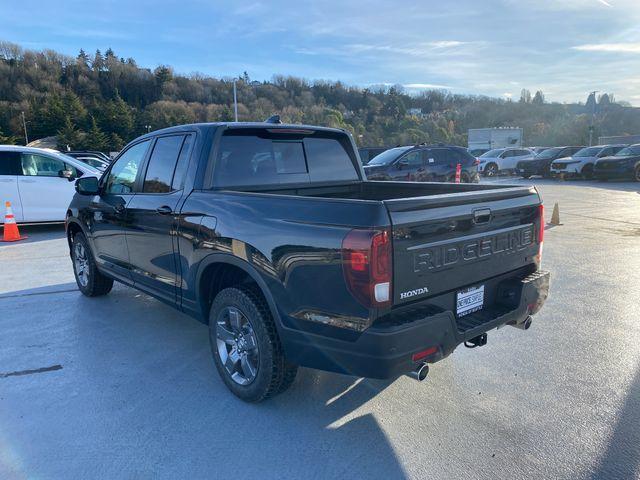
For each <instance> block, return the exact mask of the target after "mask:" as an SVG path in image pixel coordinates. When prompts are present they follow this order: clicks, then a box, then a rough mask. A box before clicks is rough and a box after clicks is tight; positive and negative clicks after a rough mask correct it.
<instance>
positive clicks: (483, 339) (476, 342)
mask: <svg viewBox="0 0 640 480" xmlns="http://www.w3.org/2000/svg"><path fill="white" fill-rule="evenodd" d="M486 344H487V334H486V333H483V334H481V335H478V336H477V337H473V338H471V339H469V340H467V341H465V342H464V346H465V347H467V348H476V347H483V346H484V345H486Z"/></svg>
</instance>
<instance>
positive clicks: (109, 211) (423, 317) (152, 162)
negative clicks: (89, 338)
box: [66, 121, 549, 401]
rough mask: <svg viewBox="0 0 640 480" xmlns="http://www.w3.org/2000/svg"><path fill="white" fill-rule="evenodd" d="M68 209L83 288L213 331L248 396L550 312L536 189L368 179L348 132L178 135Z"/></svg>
mask: <svg viewBox="0 0 640 480" xmlns="http://www.w3.org/2000/svg"><path fill="white" fill-rule="evenodd" d="M76 190H77V193H76V195H75V197H74V199H73V201H72V202H71V205H70V206H69V210H68V212H67V215H66V231H67V235H68V241H69V247H70V254H71V259H72V262H73V268H74V272H75V278H76V281H77V284H78V287H79V289H80V291H81V292H82V293H83V294H85V295H87V296H98V295H104V294H106V293H108V292H109V291H110V289H111V287H112V285H113V282H114V280H115V281H118V282H121V283H124V284H126V285H129V286H132V287H134V288H136V289H138V290H141V291H143V292H145V293H147V294H149V295H152V296H153V297H155V298H157V299H159V300H161V301H163V302H166V303H168V304H169V305H172V306H173V307H175V308H176V309H178V310H180V311H182V312H185V313H187V314H189V315H191V316H193V317H195V318H196V319H198V320H200V321H202V322H204V323H205V324H208V326H209V335H210V341H211V348H212V354H213V359H214V362H215V365H216V367H217V370H218V372H219V374H220V376H221V378H222V380H223V381H224V383H225V384H226V385H227V387H228V388H229V389H230V390H231V391H232V392H233V393H234V394H235V395H237V396H238V397H240V398H242V399H243V400H246V401H260V400H262V399H265V398H267V397H269V396H271V395H274V394H277V393H279V392H282V391H283V390H285V389H286V388H287V387H289V385H291V383H292V382H293V379H294V377H295V375H296V370H297V367H298V366H305V367H311V368H316V369H321V370H327V371H332V372H339V373H346V374H351V375H358V376H363V377H373V378H393V377H396V376H398V375H401V374H407V373H408V374H412V375H413V376H414V377H416V378H419V379H423V378H424V377H425V376H426V374H427V372H428V367H427V364H429V363H433V362H437V361H439V360H442V359H443V358H445V357H446V356H448V355H449V354H451V353H452V352H453V350H454V349H455V348H456V347H457V346H458V345H460V344H461V343H465V344H466V345H467V346H477V345H483V344H484V343H486V339H487V336H486V332H487V331H489V330H491V329H494V328H497V327H501V326H503V325H512V326H515V327H519V328H522V329H526V328H528V327H529V325H530V324H531V315H533V314H535V313H536V312H537V311H538V310H539V309H540V307H541V306H542V304H543V303H544V301H545V299H546V297H547V293H548V285H549V274H548V273H547V272H544V271H542V270H540V258H541V253H542V242H543V233H544V223H543V210H542V203H541V199H540V196H539V195H538V192H537V191H536V189H535V188H533V187H527V186H516V187H514V186H507V185H496V184H493V185H479V184H450V183H412V182H399V181H395V182H394V181H392V182H377V181H368V180H367V179H366V177H365V175H364V172H363V168H362V166H361V163H360V159H359V157H358V153H357V150H356V147H355V144H354V142H353V139H352V137H351V136H350V135H349V134H348V133H347V132H345V131H343V130H339V129H331V128H321V127H311V126H299V125H283V124H280V123H278V122H277V121H271V122H264V123H215V124H214V123H210V124H196V125H183V126H177V127H172V128H167V129H164V130H160V131H157V132H152V133H149V134H147V135H144V136H142V137H140V138H137V139H136V140H134V141H133V142H131V143H130V144H129V145H127V146H126V147H125V148H124V149H123V151H122V152H121V153H120V155H119V156H118V157H117V158H116V160H115V161H114V162H113V163H112V164H111V165H110V166H109V167H108V169H107V170H106V171H105V173H104V174H103V175H102V176H101V178H100V179H97V178H95V177H88V178H85V177H83V178H80V179H78V180H77V182H76Z"/></svg>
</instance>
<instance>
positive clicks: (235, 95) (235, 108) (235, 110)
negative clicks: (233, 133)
mask: <svg viewBox="0 0 640 480" xmlns="http://www.w3.org/2000/svg"><path fill="white" fill-rule="evenodd" d="M233 113H234V115H235V118H236V122H237V121H238V93H237V91H236V79H235V78H234V79H233Z"/></svg>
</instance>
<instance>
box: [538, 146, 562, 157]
mask: <svg viewBox="0 0 640 480" xmlns="http://www.w3.org/2000/svg"><path fill="white" fill-rule="evenodd" d="M561 150H562V148H560V147H558V148H550V149H548V150H545V151H544V152H540V153H539V154H538V156H537V157H536V158H541V159H543V160H544V159H545V158H553V157H555V156H556V155H557V154H558V153H559V152H560V151H561Z"/></svg>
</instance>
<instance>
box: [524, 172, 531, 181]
mask: <svg viewBox="0 0 640 480" xmlns="http://www.w3.org/2000/svg"><path fill="white" fill-rule="evenodd" d="M522 178H524V179H525V180H527V179H529V178H531V175H528V174H526V173H523V174H522Z"/></svg>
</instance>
